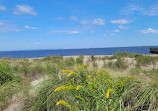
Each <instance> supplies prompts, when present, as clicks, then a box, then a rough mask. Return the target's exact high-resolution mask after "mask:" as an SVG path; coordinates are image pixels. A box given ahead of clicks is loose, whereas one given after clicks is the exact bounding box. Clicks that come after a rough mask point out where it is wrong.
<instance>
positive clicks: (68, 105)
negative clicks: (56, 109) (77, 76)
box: [56, 100, 71, 109]
mask: <svg viewBox="0 0 158 111" xmlns="http://www.w3.org/2000/svg"><path fill="white" fill-rule="evenodd" d="M59 104H62V105H64V106H66V107H67V108H70V109H71V105H70V104H69V103H67V102H65V101H63V100H60V101H58V102H57V103H56V106H58V105H59Z"/></svg>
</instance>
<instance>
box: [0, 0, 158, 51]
mask: <svg viewBox="0 0 158 111" xmlns="http://www.w3.org/2000/svg"><path fill="white" fill-rule="evenodd" d="M154 45H158V1H157V0H0V51H5V50H30V49H69V48H73V49H74V48H98V47H125V46H154Z"/></svg>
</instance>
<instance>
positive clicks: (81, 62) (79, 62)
mask: <svg viewBox="0 0 158 111" xmlns="http://www.w3.org/2000/svg"><path fill="white" fill-rule="evenodd" d="M83 60H84V57H83V55H80V56H78V57H77V58H76V63H77V64H83Z"/></svg>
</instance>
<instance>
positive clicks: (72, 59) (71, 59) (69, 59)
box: [65, 57, 75, 66]
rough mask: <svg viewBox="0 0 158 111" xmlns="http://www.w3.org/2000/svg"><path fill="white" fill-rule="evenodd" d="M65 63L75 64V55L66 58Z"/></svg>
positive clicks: (67, 64)
mask: <svg viewBox="0 0 158 111" xmlns="http://www.w3.org/2000/svg"><path fill="white" fill-rule="evenodd" d="M65 65H66V66H73V65H75V60H74V58H73V57H70V58H68V59H66V60H65Z"/></svg>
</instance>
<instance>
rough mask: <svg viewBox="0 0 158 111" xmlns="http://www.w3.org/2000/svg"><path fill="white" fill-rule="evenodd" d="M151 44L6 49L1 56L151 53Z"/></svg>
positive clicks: (31, 56) (36, 56) (28, 56)
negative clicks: (85, 47)
mask: <svg viewBox="0 0 158 111" xmlns="http://www.w3.org/2000/svg"><path fill="white" fill-rule="evenodd" d="M150 47H151V46H145V47H143V46H142V47H117V48H90V49H62V50H61V49H60V50H30V51H4V52H0V58H3V57H9V58H40V57H46V56H54V55H61V56H77V55H84V56H88V55H113V54H116V53H117V52H128V53H136V54H149V55H152V53H150Z"/></svg>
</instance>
